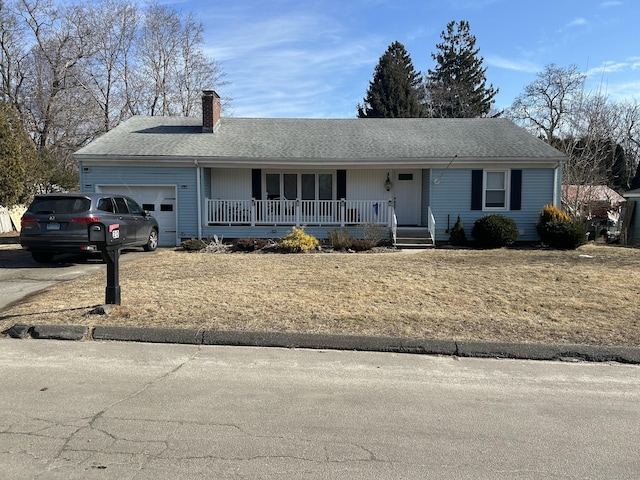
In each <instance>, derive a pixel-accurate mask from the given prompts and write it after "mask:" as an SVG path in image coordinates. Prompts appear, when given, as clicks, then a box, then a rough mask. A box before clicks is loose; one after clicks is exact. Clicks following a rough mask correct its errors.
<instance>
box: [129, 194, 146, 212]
mask: <svg viewBox="0 0 640 480" xmlns="http://www.w3.org/2000/svg"><path fill="white" fill-rule="evenodd" d="M126 200H127V205H129V212H130V213H131V215H142V214H143V213H144V211H143V210H142V207H140V205H138V204H137V203H136V202H134V201H133V200H131V199H130V198H127V199H126Z"/></svg>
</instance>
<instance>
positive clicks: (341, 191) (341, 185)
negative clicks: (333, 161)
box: [336, 170, 347, 200]
mask: <svg viewBox="0 0 640 480" xmlns="http://www.w3.org/2000/svg"><path fill="white" fill-rule="evenodd" d="M336 196H337V198H338V200H340V199H341V198H347V171H346V170H338V171H337V172H336Z"/></svg>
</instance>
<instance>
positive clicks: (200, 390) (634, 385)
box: [0, 338, 640, 480]
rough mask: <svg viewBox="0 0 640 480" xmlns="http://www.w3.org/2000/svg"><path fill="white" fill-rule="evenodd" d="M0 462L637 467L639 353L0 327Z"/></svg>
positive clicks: (295, 471)
mask: <svg viewBox="0 0 640 480" xmlns="http://www.w3.org/2000/svg"><path fill="white" fill-rule="evenodd" d="M0 378H1V379H2V380H1V382H0V389H2V394H1V395H0V472H2V477H3V478H11V479H23V478H25V479H26V478H29V479H33V478H43V479H44V478H46V479H64V480H68V479H94V478H96V479H107V478H108V479H112V478H118V479H134V478H135V479H154V480H156V479H158V478H172V479H193V478H216V479H227V478H228V479H239V478H255V479H257V478H264V479H267V478H268V479H273V478H277V479H300V478H305V479H341V478H348V479H367V480H374V479H394V478H460V479H478V478H479V479H536V480H537V479H557V478H563V479H585V478H590V479H593V478H616V479H622V478H624V479H627V478H638V475H639V472H640V454H639V453H640V447H639V446H638V437H639V436H640V367H638V366H630V365H620V364H604V363H600V364H594V363H561V362H558V363H556V362H540V361H538V362H531V361H519V360H489V359H471V358H460V359H456V358H455V357H438V356H426V355H403V354H390V353H371V352H368V353H366V352H344V351H318V350H295V349H278V348H272V349H263V348H255V347H253V348H251V347H247V348H244V347H219V346H193V345H172V344H136V343H120V342H112V343H110V342H105V343H100V342H61V341H53V340H51V341H42V340H14V339H8V338H4V339H1V338H0Z"/></svg>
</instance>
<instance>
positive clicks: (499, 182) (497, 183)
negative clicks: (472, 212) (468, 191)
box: [484, 170, 509, 210]
mask: <svg viewBox="0 0 640 480" xmlns="http://www.w3.org/2000/svg"><path fill="white" fill-rule="evenodd" d="M507 185H509V172H508V171H507V170H500V171H496V170H494V171H490V170H487V171H485V172H484V208H486V209H496V210H505V209H507V198H508V196H507V193H508V192H507Z"/></svg>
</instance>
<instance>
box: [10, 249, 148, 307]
mask: <svg viewBox="0 0 640 480" xmlns="http://www.w3.org/2000/svg"><path fill="white" fill-rule="evenodd" d="M144 255H153V252H148V253H147V252H143V251H142V250H141V249H131V250H125V253H124V254H123V255H121V256H120V262H121V263H124V262H128V261H131V260H135V259H136V258H142V256H144ZM100 269H104V270H105V272H106V266H105V264H104V262H103V261H102V260H101V258H100V255H94V256H90V257H85V256H82V255H57V256H55V257H54V260H53V262H51V263H45V264H42V263H36V262H34V261H33V259H32V258H31V254H30V253H28V252H26V251H24V250H22V249H21V248H20V245H16V244H0V310H2V309H3V308H5V307H6V306H8V305H10V304H11V303H14V302H17V301H19V300H21V299H23V298H24V297H26V296H27V295H29V294H31V293H34V292H37V291H39V290H42V289H44V288H47V287H49V286H51V285H53V284H55V283H56V282H61V281H65V280H71V279H73V278H76V277H79V276H81V275H83V274H85V273H89V272H93V271H97V270H98V271H99V270H100ZM105 285H106V273H105Z"/></svg>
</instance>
